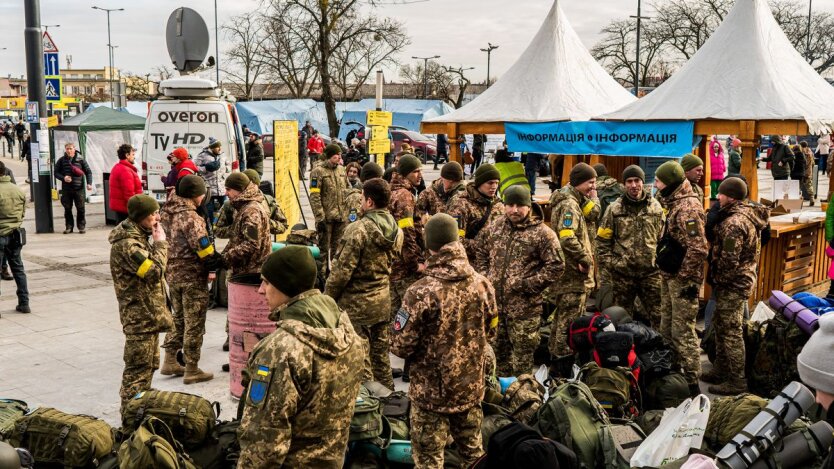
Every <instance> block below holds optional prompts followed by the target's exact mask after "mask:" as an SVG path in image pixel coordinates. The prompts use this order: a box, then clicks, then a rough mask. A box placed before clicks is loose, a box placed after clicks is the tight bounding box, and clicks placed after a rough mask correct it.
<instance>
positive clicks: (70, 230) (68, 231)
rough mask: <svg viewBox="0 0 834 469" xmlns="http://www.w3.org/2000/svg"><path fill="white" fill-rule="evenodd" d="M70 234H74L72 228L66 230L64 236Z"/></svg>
mask: <svg viewBox="0 0 834 469" xmlns="http://www.w3.org/2000/svg"><path fill="white" fill-rule="evenodd" d="M70 233H72V228H67V229H66V230H64V234H70Z"/></svg>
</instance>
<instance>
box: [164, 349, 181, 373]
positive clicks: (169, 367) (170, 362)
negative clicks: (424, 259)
mask: <svg viewBox="0 0 834 469" xmlns="http://www.w3.org/2000/svg"><path fill="white" fill-rule="evenodd" d="M159 374H161V375H163V376H171V375H173V376H182V375H184V374H185V368H183V367H182V365H180V364H179V363H177V356H176V355H175V354H173V353H171V352H169V351H167V350H166V351H165V361H164V362H162V368H161V369H160V370H159Z"/></svg>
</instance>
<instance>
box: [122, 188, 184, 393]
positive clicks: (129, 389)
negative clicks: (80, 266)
mask: <svg viewBox="0 0 834 469" xmlns="http://www.w3.org/2000/svg"><path fill="white" fill-rule="evenodd" d="M127 212H128V219H127V220H125V221H123V222H121V223H120V224H119V226H117V227H116V228H114V229H113V231H111V232H110V236H109V237H108V241H109V242H110V244H111V247H110V273H111V275H112V277H113V288H114V289H115V290H116V298H117V299H118V300H119V319H120V320H121V323H122V331H123V332H124V334H125V348H124V357H123V358H124V362H125V369H124V372H123V373H122V387H121V389H120V390H119V396H120V397H121V400H122V408H124V405H125V403H126V402H127V401H129V400H130V399H132V398H133V396H135V395H136V394H137V393H139V392H141V391H146V390H148V389H150V388H151V380H152V379H153V372H154V370H156V369H157V368H159V333H160V332H166V331H169V330H171V326H172V320H171V312H170V311H168V306H167V304H166V302H165V266H166V265H167V263H168V242H167V241H166V238H165V231H164V230H163V229H162V226H161V225H160V224H159V204H157V203H156V201H155V200H154V199H153V198H152V197H149V196H147V195H134V196H133V197H131V198H130V200H128V202H127ZM149 236H150V237H151V238H152V239H153V242H149V241H148V237H149Z"/></svg>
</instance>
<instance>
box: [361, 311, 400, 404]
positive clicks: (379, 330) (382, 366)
mask: <svg viewBox="0 0 834 469" xmlns="http://www.w3.org/2000/svg"><path fill="white" fill-rule="evenodd" d="M353 327H354V328H355V329H356V333H357V334H359V337H361V338H362V342H363V343H364V347H365V364H364V370H363V373H362V381H363V382H364V381H379V382H380V383H382V384H384V385H385V387H387V388H388V389H391V390H393V389H394V378H393V377H392V376H391V357H390V356H389V354H388V350H389V349H390V348H391V323H390V322H388V321H383V322H380V323H377V324H374V325H371V326H363V325H360V324H356V323H354V324H353Z"/></svg>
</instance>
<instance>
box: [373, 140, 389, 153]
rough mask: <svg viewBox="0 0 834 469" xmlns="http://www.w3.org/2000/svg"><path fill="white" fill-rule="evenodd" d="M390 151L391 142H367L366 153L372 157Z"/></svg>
mask: <svg viewBox="0 0 834 469" xmlns="http://www.w3.org/2000/svg"><path fill="white" fill-rule="evenodd" d="M390 151H391V140H388V139H387V138H386V139H385V140H371V141H370V142H368V152H369V153H370V154H372V155H379V154H382V153H388V152H390Z"/></svg>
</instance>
